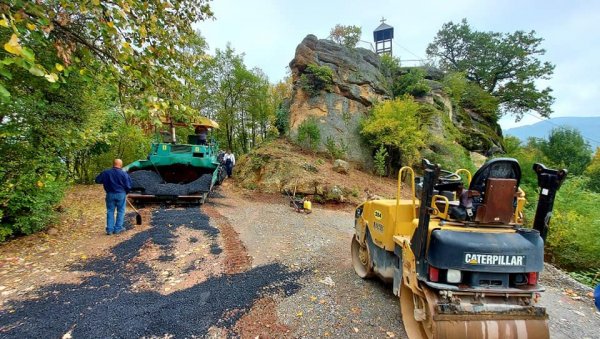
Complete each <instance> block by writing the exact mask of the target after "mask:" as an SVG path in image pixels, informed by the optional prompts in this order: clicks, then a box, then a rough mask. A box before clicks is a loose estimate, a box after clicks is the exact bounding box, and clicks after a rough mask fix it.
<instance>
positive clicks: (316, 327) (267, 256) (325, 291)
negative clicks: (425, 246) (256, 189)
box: [212, 187, 600, 339]
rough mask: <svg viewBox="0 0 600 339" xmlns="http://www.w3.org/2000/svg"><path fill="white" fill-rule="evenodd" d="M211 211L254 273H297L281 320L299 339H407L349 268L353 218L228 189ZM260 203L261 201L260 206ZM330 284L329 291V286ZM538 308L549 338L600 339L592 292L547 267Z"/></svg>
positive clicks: (395, 308)
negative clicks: (272, 268) (280, 268)
mask: <svg viewBox="0 0 600 339" xmlns="http://www.w3.org/2000/svg"><path fill="white" fill-rule="evenodd" d="M225 190H226V191H227V193H226V194H225V196H226V198H222V199H217V200H213V201H212V203H213V204H214V205H215V206H216V209H217V210H219V211H220V212H221V214H223V215H226V216H227V218H228V219H229V220H230V221H231V224H232V225H235V228H236V230H237V231H238V232H239V234H240V239H241V240H242V241H243V242H244V243H245V244H246V247H247V249H248V254H249V255H250V256H251V257H252V258H253V263H254V264H255V265H263V264H268V263H282V264H284V265H286V266H287V267H289V268H292V269H293V268H301V269H303V270H305V271H307V272H309V274H306V275H304V276H303V277H302V279H301V283H302V286H303V287H302V288H301V289H300V290H299V291H298V292H297V293H295V294H294V295H292V296H290V297H287V298H285V299H283V300H279V302H278V306H277V311H278V316H279V318H280V320H281V321H282V322H283V323H284V324H286V325H288V326H289V327H291V328H293V329H294V332H293V333H294V335H295V336H298V337H323V336H333V337H357V338H358V337H360V338H366V337H373V338H382V337H401V338H404V337H406V333H405V332H404V330H403V328H402V323H401V319H400V316H399V314H400V309H399V302H398V300H397V298H396V297H395V296H394V295H393V294H392V293H391V288H390V287H388V286H385V285H384V284H382V283H380V282H379V281H377V280H372V281H364V280H362V279H360V278H358V277H357V276H356V274H354V271H353V269H352V266H351V260H350V253H349V252H350V249H349V248H350V239H351V236H352V234H353V213H352V210H351V209H350V210H348V209H341V210H332V209H321V208H319V207H318V206H317V207H316V208H315V209H314V212H313V213H312V214H309V215H305V214H299V213H296V212H294V211H293V210H292V209H291V208H289V207H288V206H287V205H286V201H285V200H284V199H279V200H278V199H275V198H270V199H266V200H267V201H261V199H260V198H255V197H253V196H250V195H247V196H246V197H244V196H243V194H240V193H236V192H234V191H232V190H231V189H230V188H227V187H226V188H225ZM262 200H265V199H262ZM331 281H332V282H333V283H335V285H334V286H330V284H327V283H330V282H331ZM540 281H541V283H542V284H543V285H545V286H546V288H547V291H546V292H545V293H543V294H542V298H541V305H543V306H545V307H547V310H548V314H549V316H550V334H551V337H552V338H578V339H581V338H600V332H599V330H598V329H599V328H600V313H598V312H596V311H595V308H594V306H593V301H592V299H591V298H589V296H588V295H587V294H588V293H589V292H590V291H591V289H590V288H588V287H585V286H583V285H581V284H578V283H577V282H575V281H574V280H573V279H571V278H570V277H568V276H567V275H566V274H565V273H564V272H561V271H559V270H557V269H556V268H553V267H552V266H550V265H547V266H546V270H545V271H544V273H543V274H542V276H541V279H540Z"/></svg>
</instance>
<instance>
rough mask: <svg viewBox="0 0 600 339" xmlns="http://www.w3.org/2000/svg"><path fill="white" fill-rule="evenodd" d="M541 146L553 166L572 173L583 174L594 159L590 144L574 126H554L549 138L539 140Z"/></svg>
mask: <svg viewBox="0 0 600 339" xmlns="http://www.w3.org/2000/svg"><path fill="white" fill-rule="evenodd" d="M539 148H540V149H541V151H542V152H543V153H544V155H545V156H546V157H547V158H548V160H550V164H551V165H552V166H555V167H558V168H566V169H568V170H569V173H571V174H572V175H580V174H582V173H583V171H585V169H586V167H587V166H588V164H589V163H590V162H591V160H592V159H591V155H592V150H591V148H590V145H589V144H588V143H587V141H585V139H583V137H582V136H581V133H580V132H579V131H578V130H576V129H572V128H565V127H558V128H553V129H552V131H550V135H549V136H548V139H547V140H540V141H539Z"/></svg>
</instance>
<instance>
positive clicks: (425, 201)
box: [410, 159, 440, 277]
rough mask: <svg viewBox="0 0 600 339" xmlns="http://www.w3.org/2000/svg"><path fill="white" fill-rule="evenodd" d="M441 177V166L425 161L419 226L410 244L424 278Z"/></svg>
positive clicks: (419, 273) (419, 271)
mask: <svg viewBox="0 0 600 339" xmlns="http://www.w3.org/2000/svg"><path fill="white" fill-rule="evenodd" d="M439 175H440V165H438V164H432V163H430V162H429V161H428V160H427V159H423V190H422V192H421V201H420V205H419V225H418V226H417V229H416V230H415V233H413V236H412V239H411V244H410V246H411V249H412V251H413V253H414V255H415V259H416V261H417V267H416V269H417V274H418V275H420V276H422V277H426V276H427V269H428V268H427V267H428V266H427V263H426V260H427V256H426V247H427V235H428V233H429V219H430V216H431V214H430V212H431V200H432V198H433V187H434V185H435V182H436V180H437V178H438V177H439Z"/></svg>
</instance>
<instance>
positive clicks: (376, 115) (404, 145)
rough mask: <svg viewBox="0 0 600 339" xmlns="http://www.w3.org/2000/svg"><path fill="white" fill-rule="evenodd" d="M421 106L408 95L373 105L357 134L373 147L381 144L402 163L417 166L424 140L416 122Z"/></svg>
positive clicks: (424, 135) (423, 133)
mask: <svg viewBox="0 0 600 339" xmlns="http://www.w3.org/2000/svg"><path fill="white" fill-rule="evenodd" d="M420 107H421V106H420V105H419V104H418V103H417V102H415V101H414V100H413V98H412V97H410V96H404V97H402V98H397V99H394V100H391V101H385V102H382V103H379V104H376V105H375V107H374V109H373V113H372V114H371V115H370V116H369V117H368V118H367V119H366V120H365V121H364V122H363V124H362V128H361V132H360V133H361V135H362V136H363V137H365V139H366V140H367V142H369V143H370V144H371V145H372V146H373V147H378V146H381V145H384V146H386V147H387V148H388V149H390V148H391V149H392V150H397V151H399V152H400V160H401V162H402V163H403V164H406V165H411V164H415V163H418V162H419V150H420V149H421V148H423V147H424V146H425V142H424V140H426V138H427V132H426V131H425V129H423V128H422V125H423V124H421V123H420V121H419V114H418V113H419V109H420Z"/></svg>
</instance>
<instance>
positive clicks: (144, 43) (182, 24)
mask: <svg viewBox="0 0 600 339" xmlns="http://www.w3.org/2000/svg"><path fill="white" fill-rule="evenodd" d="M180 8H185V10H177V9H180ZM2 12H3V14H4V16H3V17H2V20H0V31H3V32H10V39H2V44H3V45H4V49H5V50H6V51H7V52H8V54H5V55H3V56H1V57H2V59H0V60H1V61H2V64H3V65H4V66H3V67H4V68H3V71H2V72H0V74H2V75H1V76H0V82H4V81H5V80H7V79H9V78H10V75H11V74H12V73H13V72H14V71H15V70H16V69H18V68H20V69H24V70H26V71H28V72H29V73H30V74H32V75H34V76H37V77H40V78H41V79H44V80H46V81H48V82H50V83H61V82H63V81H68V80H69V74H72V73H80V74H81V75H86V76H88V77H89V78H90V79H91V78H94V76H101V77H104V78H106V79H112V80H113V81H114V82H118V83H119V84H120V85H121V86H120V89H122V90H123V91H124V92H126V93H122V94H123V95H122V99H123V100H131V101H132V102H135V103H136V105H138V106H139V108H144V109H149V108H150V107H151V106H152V103H153V102H154V101H155V99H156V98H161V97H162V99H163V100H169V102H170V103H171V105H169V107H171V109H174V108H175V107H177V108H176V109H175V110H177V111H185V110H186V108H187V107H188V106H189V105H186V103H185V102H178V101H179V100H177V98H173V97H172V96H171V95H165V94H166V93H169V94H171V93H179V92H178V90H181V92H182V93H183V92H186V88H188V86H187V83H188V81H187V80H188V78H189V77H188V70H189V69H190V68H193V67H194V66H195V65H196V64H197V63H198V61H199V60H200V59H201V58H200V57H201V56H202V55H200V54H197V53H195V52H196V51H197V50H196V51H192V53H190V45H193V46H197V45H198V44H200V45H202V44H203V45H204V47H205V44H204V43H203V40H202V39H200V40H199V39H198V35H197V34H196V32H195V31H194V29H193V27H192V24H193V23H194V22H198V21H202V20H205V19H207V18H211V17H212V16H213V14H212V12H211V10H210V7H209V5H208V4H207V1H204V0H200V1H197V0H176V1H171V0H149V1H145V0H144V1H142V0H132V1H119V2H107V1H98V0H92V1H79V0H65V1H33V0H27V1H21V0H8V1H7V2H6V1H5V2H4V4H3V8H2ZM5 43H7V44H5ZM50 46H52V47H53V48H51V47H50ZM48 51H52V52H53V53H54V55H55V57H57V58H58V59H59V60H58V61H57V62H54V60H52V61H51V62H49V61H50V60H48V59H46V60H44V59H40V58H39V55H40V54H44V53H46V52H48ZM175 65H177V67H174V66H175ZM182 80H183V81H182ZM169 89H170V90H171V91H170V92H169V91H166V90H169ZM0 92H4V91H0ZM8 92H12V91H10V90H9V91H8ZM175 104H177V105H175Z"/></svg>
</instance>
